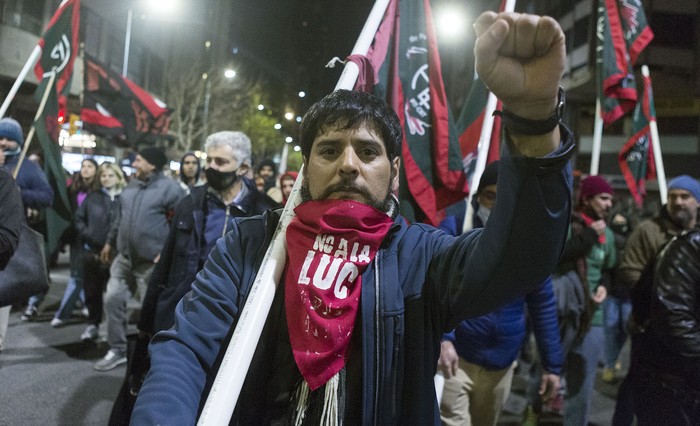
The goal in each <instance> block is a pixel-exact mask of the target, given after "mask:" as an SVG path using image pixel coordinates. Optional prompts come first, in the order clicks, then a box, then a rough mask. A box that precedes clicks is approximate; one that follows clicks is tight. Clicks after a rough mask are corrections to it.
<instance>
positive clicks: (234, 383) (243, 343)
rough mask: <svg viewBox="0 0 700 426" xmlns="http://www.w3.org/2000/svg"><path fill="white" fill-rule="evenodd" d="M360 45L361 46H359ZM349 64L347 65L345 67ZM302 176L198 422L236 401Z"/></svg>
mask: <svg viewBox="0 0 700 426" xmlns="http://www.w3.org/2000/svg"><path fill="white" fill-rule="evenodd" d="M388 5H389V0H378V1H376V2H375V4H374V7H373V8H372V11H371V12H370V15H369V18H368V19H367V22H366V23H365V26H364V27H363V29H362V32H361V33H360V37H359V38H358V41H357V43H356V44H355V47H354V48H353V51H352V53H353V54H359V55H366V54H367V51H368V50H369V47H370V46H371V44H372V40H373V39H374V34H375V33H376V32H377V29H378V28H379V25H380V24H381V21H382V18H383V17H384V12H385V11H386V8H387V6H388ZM362 49H364V50H362ZM353 65H354V64H353V63H352V62H351V61H347V63H346V65H345V69H344V70H343V73H342V75H341V77H340V80H339V81H338V84H337V85H336V90H337V89H352V88H353V86H354V85H355V81H356V80H357V77H358V75H359V70H358V69H357V67H356V66H355V70H354V71H353V70H352V68H353ZM348 68H350V69H348ZM303 180H304V168H303V167H302V168H301V169H300V170H299V178H298V179H297V180H296V182H295V183H294V188H293V189H292V193H291V194H290V195H289V200H288V201H287V204H286V206H285V208H284V210H283V211H282V216H281V218H280V221H279V224H278V225H277V229H276V230H275V234H274V236H273V240H272V243H271V244H270V246H269V247H268V249H267V252H266V253H265V257H264V258H263V261H262V264H261V265H260V270H259V271H258V275H257V276H256V278H255V282H254V283H253V285H252V287H251V289H250V294H249V295H248V299H247V300H246V303H245V306H244V307H243V310H242V312H241V315H240V317H239V319H238V323H237V324H236V328H235V330H234V332H233V336H232V337H231V341H230V343H229V345H228V347H227V349H226V353H225V354H224V357H223V359H222V362H221V366H220V367H219V371H218V373H217V375H216V378H215V379H214V383H213V385H212V388H211V390H210V391H209V396H208V397H207V401H206V402H205V404H204V408H203V409H202V414H201V415H200V417H199V420H198V422H197V424H198V425H199V426H211V425H221V426H223V425H228V424H229V422H230V420H231V415H232V414H233V410H234V409H235V407H236V402H237V401H238V397H239V395H240V392H241V388H242V387H243V382H244V380H245V377H246V375H247V373H248V368H249V367H250V363H251V361H252V359H253V354H254V352H255V348H256V347H257V345H258V341H259V340H260V334H261V333H262V329H263V326H264V325H265V320H266V319H267V315H268V313H269V312H270V307H271V306H272V300H273V299H274V296H275V290H276V289H277V283H278V282H280V280H281V278H282V271H283V270H284V265H285V261H286V245H287V243H286V238H285V234H286V230H287V225H288V224H289V222H290V221H291V220H292V218H293V217H294V207H296V206H297V205H298V204H300V203H301V196H300V195H299V188H300V187H301V183H302V181H303Z"/></svg>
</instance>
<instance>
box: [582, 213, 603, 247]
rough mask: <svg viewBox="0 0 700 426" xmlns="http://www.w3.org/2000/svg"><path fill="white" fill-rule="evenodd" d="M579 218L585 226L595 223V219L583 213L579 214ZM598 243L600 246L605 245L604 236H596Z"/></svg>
mask: <svg viewBox="0 0 700 426" xmlns="http://www.w3.org/2000/svg"><path fill="white" fill-rule="evenodd" d="M581 218H582V219H583V223H584V224H585V225H586V226H591V223H593V222H595V219H593V218H592V217H590V216H588V215H587V214H585V213H581ZM598 242H599V243H601V244H605V234H600V235H598Z"/></svg>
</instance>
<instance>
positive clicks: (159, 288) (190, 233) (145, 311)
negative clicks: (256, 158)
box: [138, 179, 278, 333]
mask: <svg viewBox="0 0 700 426" xmlns="http://www.w3.org/2000/svg"><path fill="white" fill-rule="evenodd" d="M243 184H244V185H246V187H247V189H248V192H247V195H246V196H245V197H243V199H242V200H240V202H239V204H238V206H239V207H240V208H238V207H236V206H230V207H229V208H228V209H225V208H224V206H223V203H218V204H217V205H218V207H217V208H220V209H221V210H226V211H227V214H226V216H227V217H247V216H254V215H259V214H262V213H263V212H264V211H265V210H267V209H271V208H274V207H277V206H278V204H277V203H275V201H274V200H273V199H271V198H270V197H268V196H267V195H265V194H263V193H261V192H259V191H258V190H257V189H256V188H255V184H254V183H253V182H252V181H251V180H249V179H245V180H244V181H243ZM208 189H209V185H203V186H196V187H193V188H191V190H190V193H189V194H188V195H187V196H186V197H185V198H183V199H182V201H180V203H179V204H178V205H177V207H176V208H175V215H174V216H173V220H172V223H173V224H172V226H171V227H170V233H169V234H168V238H167V239H166V240H165V245H164V246H163V249H162V250H161V256H160V260H159V261H158V263H157V264H156V267H155V269H154V270H153V273H152V274H151V278H150V280H149V282H148V290H147V292H146V296H145V298H144V301H143V306H142V307H141V316H140V319H139V325H138V327H139V330H141V331H145V332H148V333H155V332H157V331H160V330H167V329H168V328H170V327H172V325H173V323H174V322H175V305H177V302H179V301H180V299H181V298H182V296H184V295H185V294H186V293H187V292H188V291H190V288H191V286H192V282H193V281H194V279H195V275H196V274H197V272H199V270H200V269H202V266H203V265H202V262H201V260H200V259H201V257H202V251H203V250H205V242H204V229H205V226H206V224H207V221H209V220H210V218H211V215H210V213H212V209H213V206H212V203H210V202H208V200H209V199H210V197H209V196H207V191H208ZM217 201H218V200H217ZM216 225H217V227H218V228H219V229H225V227H228V226H229V225H228V224H226V225H225V224H224V221H223V220H222V221H221V223H220V224H216ZM219 235H221V232H220V231H219ZM207 254H208V253H205V255H207Z"/></svg>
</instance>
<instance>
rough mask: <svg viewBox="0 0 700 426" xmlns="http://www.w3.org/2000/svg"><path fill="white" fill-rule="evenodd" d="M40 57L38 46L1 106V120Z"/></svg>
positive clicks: (64, 2)
mask: <svg viewBox="0 0 700 426" xmlns="http://www.w3.org/2000/svg"><path fill="white" fill-rule="evenodd" d="M67 1H68V0H63V1H62V2H61V4H59V5H58V9H56V11H59V10H61V8H62V7H63V5H64V4H66V2H67ZM39 56H41V46H39V45H38V44H37V45H36V46H34V50H32V54H31V55H29V59H27V62H25V64H24V66H23V67H22V70H21V71H20V72H19V75H18V76H17V79H16V80H15V83H14V84H13V85H12V87H11V88H10V92H9V93H8V94H7V97H6V98H5V100H4V101H3V103H2V106H0V118H3V117H4V116H5V113H6V112H7V109H8V108H9V107H10V103H11V102H12V100H13V99H14V98H15V95H16V94H17V92H18V91H19V86H21V85H22V83H23V82H24V79H25V78H27V74H29V70H30V69H31V68H32V67H33V66H34V64H35V63H36V60H37V59H39Z"/></svg>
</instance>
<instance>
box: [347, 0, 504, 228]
mask: <svg viewBox="0 0 700 426" xmlns="http://www.w3.org/2000/svg"><path fill="white" fill-rule="evenodd" d="M348 59H349V60H352V61H354V62H355V63H357V64H358V66H359V67H360V75H361V76H362V77H363V78H362V81H361V82H360V83H359V84H358V85H356V87H355V90H367V91H369V90H371V91H372V92H373V93H374V94H375V95H377V96H379V97H382V98H384V99H386V100H387V102H388V103H389V104H390V105H391V106H392V107H393V108H394V110H395V111H396V113H397V115H398V117H399V120H400V121H401V125H402V127H403V131H404V132H403V133H404V140H403V145H402V162H403V167H402V168H401V176H400V186H399V200H400V209H401V214H402V215H403V216H404V217H405V218H406V219H407V220H409V221H420V222H427V223H430V224H433V225H437V224H439V223H440V220H441V219H442V217H443V214H444V209H445V208H446V207H447V206H449V205H451V204H453V203H455V202H457V201H460V200H462V199H463V198H465V197H466V195H467V194H468V192H469V186H468V180H467V174H466V172H465V171H468V170H469V169H470V167H471V170H472V171H473V164H475V160H476V147H477V145H478V141H479V135H480V133H481V123H482V121H483V113H484V112H483V110H484V107H485V105H486V100H487V96H488V93H487V90H486V87H485V86H484V85H483V83H482V82H480V81H479V80H478V79H477V80H475V82H474V84H472V88H471V89H470V94H469V96H468V100H467V101H466V102H465V104H464V107H463V110H462V111H461V113H460V115H459V117H458V118H456V119H455V117H454V116H453V114H452V112H451V110H450V107H449V104H448V101H447V96H446V93H445V88H444V84H443V80H442V75H441V65H440V57H439V54H438V45H437V39H436V35H435V28H434V26H433V19H432V11H431V8H430V1H429V0H403V1H398V0H392V1H390V3H389V6H388V7H387V11H386V12H385V15H384V20H383V21H382V23H381V25H380V27H379V29H378V31H377V34H376V35H375V38H374V42H373V44H372V47H371V49H370V51H369V52H368V54H367V55H366V56H365V57H363V58H354V57H350V58H348ZM368 80H372V81H368ZM493 137H494V138H500V132H494V136H493ZM494 145H495V146H496V147H495V148H494V151H495V154H494V155H498V154H497V152H498V146H499V145H500V140H497V142H496V143H495V144H494Z"/></svg>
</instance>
